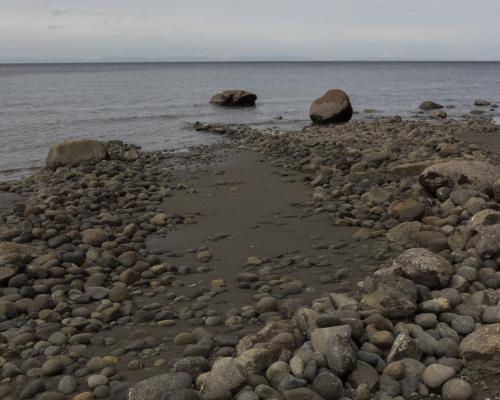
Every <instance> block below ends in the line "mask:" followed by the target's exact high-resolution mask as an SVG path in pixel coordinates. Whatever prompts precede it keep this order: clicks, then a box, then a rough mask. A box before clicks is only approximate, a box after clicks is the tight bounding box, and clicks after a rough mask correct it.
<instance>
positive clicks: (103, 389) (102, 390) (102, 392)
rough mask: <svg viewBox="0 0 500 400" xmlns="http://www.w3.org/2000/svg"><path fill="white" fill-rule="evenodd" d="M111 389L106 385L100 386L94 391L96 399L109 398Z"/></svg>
mask: <svg viewBox="0 0 500 400" xmlns="http://www.w3.org/2000/svg"><path fill="white" fill-rule="evenodd" d="M109 392H110V389H109V387H108V386H106V385H99V386H97V387H96V388H95V389H94V392H93V393H94V397H95V398H96V399H103V398H105V397H108V396H109Z"/></svg>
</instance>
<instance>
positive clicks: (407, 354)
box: [0, 117, 500, 400]
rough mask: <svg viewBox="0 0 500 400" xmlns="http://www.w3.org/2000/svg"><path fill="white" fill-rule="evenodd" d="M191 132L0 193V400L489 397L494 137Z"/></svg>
mask: <svg viewBox="0 0 500 400" xmlns="http://www.w3.org/2000/svg"><path fill="white" fill-rule="evenodd" d="M195 128H196V129H197V130H198V131H200V134H217V135H220V136H221V140H220V141H219V142H217V143H216V144H214V145H211V146H202V147H197V148H192V149H190V150H189V151H187V152H183V153H174V152H143V151H141V150H140V149H139V148H137V147H135V146H132V145H127V144H123V143H121V142H116V141H113V142H106V143H100V142H92V141H90V142H91V143H89V142H87V143H85V144H84V147H85V149H87V150H88V151H85V152H82V150H81V149H82V142H81V141H80V142H77V143H64V144H61V145H59V146H57V147H55V148H54V149H53V150H52V151H51V153H50V154H49V158H48V160H47V165H48V167H47V168H45V169H42V170H40V171H37V172H36V173H34V174H33V175H32V176H30V177H27V178H25V179H23V180H22V181H16V182H5V183H1V184H0V189H1V198H0V200H1V202H2V206H1V208H0V373H1V380H0V398H2V399H6V400H10V399H37V400H58V399H75V400H84V399H85V400H87V399H88V400H90V399H113V400H118V399H129V400H167V399H169V400H174V399H175V400H180V399H184V400H190V399H193V400H195V399H205V400H224V399H238V400H259V399H264V400H279V399H286V400H301V399H308V400H315V399H318V400H321V399H324V400H336V399H358V400H364V399H371V398H375V399H381V400H382V399H387V400H389V399H419V398H434V397H440V398H441V397H442V398H444V399H447V400H461V399H463V400H468V399H472V398H474V397H476V398H498V397H499V392H498V389H499V385H498V374H500V270H499V263H500V173H499V170H498V168H497V166H496V159H497V158H496V155H495V154H489V153H488V151H487V150H493V149H491V148H488V147H487V146H484V143H486V144H487V143H493V142H494V140H495V138H496V136H498V134H499V133H500V129H499V127H498V126H496V125H494V124H492V123H491V122H490V121H489V120H486V119H480V118H471V119H470V120H469V121H437V120H434V121H427V122H425V121H418V122H416V121H404V120H401V118H399V117H393V118H381V119H378V120H376V121H373V122H350V123H349V124H344V125H334V126H311V127H307V128H305V129H303V130H302V131H299V132H286V133H277V132H274V133H269V132H262V131H259V130H256V129H253V128H250V127H246V126H238V127H234V126H229V127H228V126H220V125H208V124H202V123H197V124H195ZM471 140H473V141H477V142H478V143H481V145H480V146H478V145H473V144H471Z"/></svg>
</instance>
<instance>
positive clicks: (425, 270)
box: [393, 248, 455, 289]
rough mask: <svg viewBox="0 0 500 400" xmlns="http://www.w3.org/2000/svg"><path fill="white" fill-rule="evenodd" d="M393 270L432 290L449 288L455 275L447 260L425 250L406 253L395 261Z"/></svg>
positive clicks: (418, 249) (419, 249)
mask: <svg viewBox="0 0 500 400" xmlns="http://www.w3.org/2000/svg"><path fill="white" fill-rule="evenodd" d="M393 268H395V270H396V271H401V273H402V274H403V276H404V277H405V278H408V279H411V280H412V281H413V282H415V283H417V284H420V285H425V286H428V287H430V288H432V289H439V288H445V287H447V286H448V284H449V283H450V280H451V278H452V277H453V274H454V273H455V269H454V268H453V266H452V265H451V264H450V262H449V261H448V260H447V259H445V258H443V257H441V256H438V255H437V254H434V253H433V252H432V251H429V250H427V249H423V248H415V249H409V250H406V251H404V252H403V253H401V254H400V255H399V256H398V257H397V258H396V259H395V260H394V264H393Z"/></svg>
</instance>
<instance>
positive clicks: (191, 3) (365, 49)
mask: <svg viewBox="0 0 500 400" xmlns="http://www.w3.org/2000/svg"><path fill="white" fill-rule="evenodd" d="M198 56H203V57H222V58H226V57H228V58H234V57H248V56H250V57H252V56H259V57H288V56H292V57H304V58H308V59H317V60H392V59H398V60H401V59H403V60H416V59H418V60H429V59H430V60H457V59H459V60H500V0H473V1H471V0H243V1H240V0H78V1H77V0H64V1H63V0H0V58H2V59H5V58H24V57H30V58H31V57H32V58H55V57H78V58H98V57H133V58H135V57H138V58H139V57H143V58H162V57H198Z"/></svg>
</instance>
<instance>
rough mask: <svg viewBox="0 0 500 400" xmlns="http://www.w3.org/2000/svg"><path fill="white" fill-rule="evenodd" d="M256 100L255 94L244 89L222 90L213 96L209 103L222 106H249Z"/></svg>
mask: <svg viewBox="0 0 500 400" xmlns="http://www.w3.org/2000/svg"><path fill="white" fill-rule="evenodd" d="M256 100H257V95H255V94H254V93H250V92H247V91H246V90H224V91H223V92H222V93H217V94H216V95H215V96H213V97H212V99H211V100H210V103H212V104H217V105H218V106H224V107H251V106H254V105H255V101H256Z"/></svg>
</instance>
